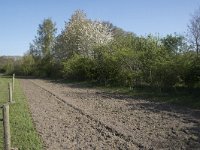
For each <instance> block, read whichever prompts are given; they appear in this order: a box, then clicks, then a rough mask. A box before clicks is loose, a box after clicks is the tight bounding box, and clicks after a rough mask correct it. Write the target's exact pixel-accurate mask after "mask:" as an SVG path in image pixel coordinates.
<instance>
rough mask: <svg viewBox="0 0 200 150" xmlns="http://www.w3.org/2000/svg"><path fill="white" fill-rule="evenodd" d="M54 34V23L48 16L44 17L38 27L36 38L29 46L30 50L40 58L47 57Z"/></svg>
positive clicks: (50, 50) (49, 53)
mask: <svg viewBox="0 0 200 150" xmlns="http://www.w3.org/2000/svg"><path fill="white" fill-rule="evenodd" d="M55 34H56V28H55V23H53V21H52V20H51V19H49V18H48V19H44V21H43V23H42V24H40V25H39V27H38V31H37V36H36V39H35V40H34V44H33V45H31V47H30V48H31V50H33V52H36V53H37V55H40V56H41V57H42V58H44V57H49V56H50V55H51V53H52V49H53V46H54V44H55Z"/></svg>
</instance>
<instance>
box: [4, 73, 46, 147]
mask: <svg viewBox="0 0 200 150" xmlns="http://www.w3.org/2000/svg"><path fill="white" fill-rule="evenodd" d="M8 82H11V78H8V77H0V90H1V91H0V104H1V105H2V104H4V103H5V102H7V101H8ZM13 99H14V100H15V103H14V104H11V105H10V126H11V143H12V144H11V145H12V147H16V148H18V149H19V150H41V149H43V148H42V147H43V145H42V141H41V140H40V137H39V136H38V134H37V132H36V130H35V128H34V125H33V121H32V118H31V115H30V112H29V109H28V105H27V100H26V97H25V96H24V94H23V91H22V89H21V87H20V84H19V81H18V80H15V91H14V95H13ZM0 118H2V111H1V113H0ZM2 123H3V122H2V121H1V126H0V131H1V132H0V133H2V134H1V136H0V149H3V130H2V128H3V125H2Z"/></svg>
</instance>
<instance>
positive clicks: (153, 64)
mask: <svg viewBox="0 0 200 150" xmlns="http://www.w3.org/2000/svg"><path fill="white" fill-rule="evenodd" d="M55 31H56V29H55V24H54V23H53V22H52V21H51V20H50V19H45V20H44V21H43V23H42V24H40V25H39V28H38V34H37V36H36V39H35V40H34V42H33V44H31V45H30V50H29V55H26V56H24V57H23V59H22V61H21V62H19V64H20V63H21V67H18V66H19V65H18V66H16V65H14V68H15V70H18V72H21V73H22V74H24V75H36V76H40V77H64V78H66V79H70V80H79V81H80V80H91V81H95V82H97V83H100V84H103V85H116V86H118V85H120V86H128V87H131V88H132V87H137V86H144V85H145V86H152V87H158V88H160V89H164V88H177V87H190V88H195V87H199V86H200V83H199V78H200V77H199V76H200V75H199V68H200V67H199V65H200V62H199V58H198V57H197V56H196V55H195V53H194V50H193V49H192V51H190V49H189V47H190V46H189V45H188V43H187V42H186V41H185V38H184V37H183V36H181V35H177V34H174V35H172V34H171V35H167V36H166V37H162V38H159V37H155V36H152V35H148V36H141V37H139V36H137V35H135V34H133V33H130V32H125V31H123V30H122V29H120V28H118V27H115V26H113V25H112V24H111V23H109V22H99V21H92V20H90V19H87V17H86V14H85V13H84V12H83V11H80V10H78V11H75V13H74V14H73V15H72V16H71V19H70V20H69V22H67V23H66V24H65V28H64V30H62V32H61V33H60V34H59V35H58V36H57V37H56V36H55ZM190 48H191V47H190ZM12 68H13V67H12V65H11V64H9V63H8V64H7V66H5V68H4V70H6V71H7V72H13V71H12V70H13V69H12Z"/></svg>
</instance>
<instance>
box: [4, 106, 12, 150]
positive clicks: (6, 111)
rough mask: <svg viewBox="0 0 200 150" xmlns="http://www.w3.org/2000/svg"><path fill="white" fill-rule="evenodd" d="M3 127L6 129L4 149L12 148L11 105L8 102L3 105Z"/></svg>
mask: <svg viewBox="0 0 200 150" xmlns="http://www.w3.org/2000/svg"><path fill="white" fill-rule="evenodd" d="M3 129H4V149H5V150H11V141H10V140H11V137H10V122H9V105H8V104H6V105H4V106H3Z"/></svg>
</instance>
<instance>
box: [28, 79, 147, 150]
mask: <svg viewBox="0 0 200 150" xmlns="http://www.w3.org/2000/svg"><path fill="white" fill-rule="evenodd" d="M30 82H31V83H33V84H34V85H36V86H37V87H39V88H40V89H42V90H44V91H46V92H47V93H49V94H50V95H52V96H54V97H55V98H56V99H55V100H57V101H59V102H61V103H64V104H65V105H66V106H69V107H71V108H73V109H74V110H76V111H77V112H78V113H80V114H81V115H82V116H85V117H86V118H87V119H89V120H90V121H91V122H95V125H93V124H89V125H90V126H91V127H92V128H93V129H95V130H96V131H98V133H99V134H101V135H102V136H105V135H106V134H107V133H106V132H105V131H104V129H105V130H106V131H107V132H109V133H110V134H111V135H112V136H116V137H118V138H120V139H123V140H124V141H126V142H127V143H129V142H130V143H131V144H132V145H135V146H136V147H135V148H137V149H141V150H143V149H144V150H145V149H149V148H146V147H145V146H144V145H142V144H141V143H138V142H135V141H134V140H133V138H132V136H131V135H128V136H127V135H125V134H124V133H121V132H120V131H118V130H116V129H115V128H113V127H110V126H109V125H107V124H105V123H103V122H101V121H100V120H97V119H95V118H94V117H92V116H91V115H89V114H87V113H85V112H84V111H83V110H81V109H80V108H78V107H76V106H74V105H72V104H70V103H68V102H67V101H65V100H64V99H62V98H61V97H59V96H58V95H57V94H56V93H53V92H51V91H50V90H48V89H46V88H44V87H43V86H41V85H39V84H37V83H36V82H34V81H31V80H30Z"/></svg>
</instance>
